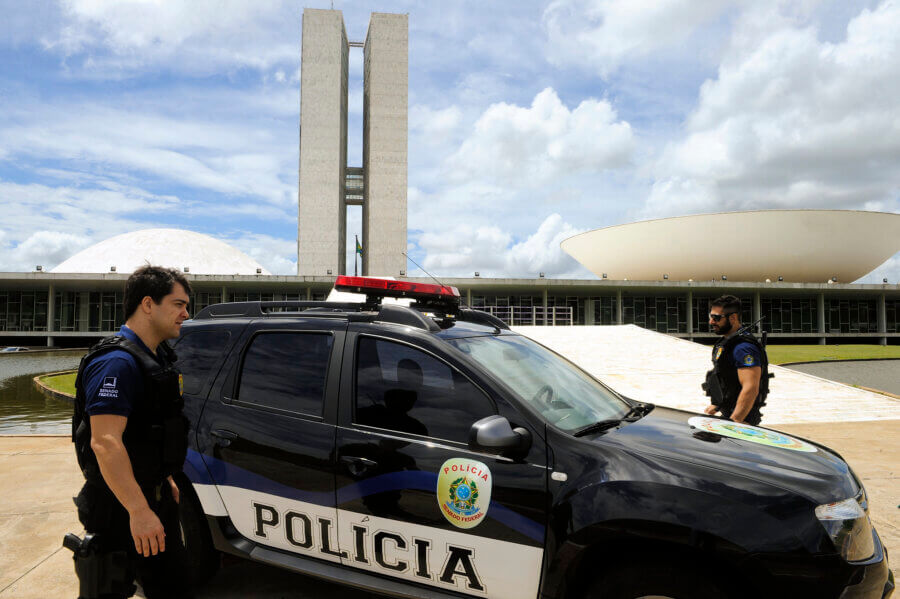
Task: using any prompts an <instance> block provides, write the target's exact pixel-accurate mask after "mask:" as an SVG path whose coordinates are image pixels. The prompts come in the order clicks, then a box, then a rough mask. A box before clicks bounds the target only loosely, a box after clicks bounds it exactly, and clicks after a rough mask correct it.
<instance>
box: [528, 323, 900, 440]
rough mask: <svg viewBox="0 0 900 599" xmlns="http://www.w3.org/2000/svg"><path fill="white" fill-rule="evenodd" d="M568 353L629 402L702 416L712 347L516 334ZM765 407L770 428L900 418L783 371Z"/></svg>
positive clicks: (550, 332) (898, 408)
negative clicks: (706, 376)
mask: <svg viewBox="0 0 900 599" xmlns="http://www.w3.org/2000/svg"><path fill="white" fill-rule="evenodd" d="M513 330H514V331H516V332H517V333H521V334H523V335H526V336H528V337H531V338H532V339H534V340H535V341H538V342H539V343H541V344H543V345H546V346H547V347H549V348H550V349H552V350H553V351H555V352H557V353H559V354H562V355H563V356H565V357H566V358H568V359H569V360H571V361H572V362H574V363H575V364H578V365H579V366H580V367H582V368H583V369H585V370H586V371H588V372H589V373H591V374H592V375H594V376H595V377H597V378H599V379H600V380H601V381H603V382H604V383H606V384H607V385H609V386H610V387H612V388H613V389H615V390H616V391H618V392H620V393H622V394H623V395H625V396H627V397H630V398H633V399H637V400H640V401H647V402H651V403H655V404H659V405H662V406H668V407H671V408H679V409H682V410H690V411H693V412H700V411H702V410H703V408H705V407H706V406H707V405H709V398H708V397H706V396H705V395H704V394H703V391H702V390H701V389H700V383H701V382H702V381H703V379H704V376H705V374H706V371H707V370H709V368H710V366H711V363H710V352H711V348H710V347H709V346H706V345H700V344H699V343H693V342H692V341H687V340H684V339H678V338H676V337H670V336H668V335H664V334H662V333H656V332H654V331H648V330H647V329H643V328H641V327H638V326H635V325H623V326H571V327H562V326H559V327H513ZM771 372H773V373H775V378H774V379H772V380H771V382H770V384H769V389H770V390H769V398H768V401H767V402H766V406H765V408H763V420H762V424H763V425H776V424H789V423H797V422H851V421H863V420H895V419H900V401H898V400H895V399H892V398H890V397H887V396H884V395H880V394H878V393H872V392H869V391H863V390H862V389H856V388H855V387H850V386H848V385H844V384H841V383H836V382H832V381H828V380H825V379H820V378H818V377H815V376H811V375H808V374H803V373H800V372H796V371H793V370H789V369H787V368H781V367H780V366H772V367H771Z"/></svg>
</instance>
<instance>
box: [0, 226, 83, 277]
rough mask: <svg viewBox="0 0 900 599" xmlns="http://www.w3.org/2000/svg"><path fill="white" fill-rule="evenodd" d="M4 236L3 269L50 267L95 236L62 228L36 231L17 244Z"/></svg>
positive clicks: (0, 252)
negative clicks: (74, 232) (10, 244)
mask: <svg viewBox="0 0 900 599" xmlns="http://www.w3.org/2000/svg"><path fill="white" fill-rule="evenodd" d="M4 237H5V235H4V236H3V237H0V271H9V272H14V271H26V270H34V268H35V266H38V265H40V266H42V267H43V268H44V269H45V270H49V269H50V268H52V267H53V266H56V265H57V264H59V263H60V262H62V261H64V260H65V259H66V258H69V257H70V256H72V255H73V254H75V253H77V252H79V251H81V250H83V249H84V248H86V247H88V246H89V245H91V238H90V237H87V236H85V235H75V234H72V233H64V232H61V231H35V232H34V233H32V234H31V235H29V236H28V237H27V238H26V239H25V240H24V241H23V242H21V243H19V244H18V245H16V246H14V247H10V246H7V245H6V244H4V243H3V238H4Z"/></svg>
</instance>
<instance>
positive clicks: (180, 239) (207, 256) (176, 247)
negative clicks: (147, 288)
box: [50, 229, 271, 275]
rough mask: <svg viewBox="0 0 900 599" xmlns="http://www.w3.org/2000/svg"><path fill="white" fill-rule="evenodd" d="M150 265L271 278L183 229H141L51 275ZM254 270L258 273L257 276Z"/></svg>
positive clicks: (221, 246)
mask: <svg viewBox="0 0 900 599" xmlns="http://www.w3.org/2000/svg"><path fill="white" fill-rule="evenodd" d="M147 263H150V264H152V265H154V266H165V267H168V268H174V269H176V270H179V271H183V270H184V268H185V267H187V268H189V269H190V274H192V275H194V274H197V275H255V274H264V275H268V274H271V273H270V272H269V271H268V270H266V269H265V268H263V267H262V266H261V265H260V264H259V263H258V262H257V261H256V260H254V259H253V258H251V257H250V256H248V255H247V254H245V253H243V252H241V251H240V250H237V249H235V248H233V247H231V246H230V245H228V244H227V243H225V242H223V241H219V240H218V239H213V238H212V237H210V236H209V235H202V234H200V233H194V232H193V231H185V230H182V229H144V230H142V231H134V232H131V233H124V234H122V235H116V236H115V237H110V238H109V239H106V240H104V241H101V242H100V243H96V244H94V245H92V246H91V247H89V248H87V249H85V250H82V251H80V252H78V253H77V254H75V255H74V256H72V257H71V258H69V259H68V260H66V261H65V262H63V263H62V264H60V265H59V266H57V267H56V268H53V269H52V270H51V271H50V272H67V273H108V272H110V267H111V266H115V267H116V272H118V273H124V274H129V273H132V272H134V271H135V270H136V269H137V268H138V267H140V266H143V265H145V264H147ZM257 269H260V271H259V272H257Z"/></svg>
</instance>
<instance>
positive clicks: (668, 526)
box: [175, 277, 894, 599]
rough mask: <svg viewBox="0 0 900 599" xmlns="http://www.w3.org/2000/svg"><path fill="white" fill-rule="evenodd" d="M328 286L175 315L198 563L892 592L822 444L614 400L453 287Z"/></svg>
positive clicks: (469, 578)
mask: <svg viewBox="0 0 900 599" xmlns="http://www.w3.org/2000/svg"><path fill="white" fill-rule="evenodd" d="M336 288H338V289H343V290H348V291H354V292H357V293H362V294H365V295H366V296H367V300H366V302H365V303H362V304H359V303H357V304H349V303H327V302H245V303H231V304H218V305H214V306H210V307H208V308H205V309H204V310H202V311H201V312H200V313H199V314H198V315H197V316H196V317H195V318H194V319H193V320H192V321H189V322H185V324H184V327H183V330H182V336H181V338H180V339H179V340H178V342H177V344H176V346H175V351H176V352H177V353H178V355H179V361H178V364H179V365H180V367H181V368H182V370H183V372H184V397H185V405H186V408H185V410H186V414H187V416H188V417H189V419H190V421H191V424H192V430H191V438H190V443H191V449H190V452H189V455H188V459H187V462H186V463H185V477H186V480H182V481H181V482H182V485H181V486H182V488H184V489H185V490H186V491H187V492H185V493H184V496H185V499H184V501H182V507H183V518H182V526H183V532H184V536H185V540H186V544H187V547H188V551H189V554H190V555H191V556H192V559H193V560H194V564H193V568H194V572H195V573H196V574H197V575H198V577H202V576H206V575H209V574H211V573H212V572H213V571H214V570H215V568H216V567H217V564H218V561H219V560H218V558H219V556H220V553H219V552H225V553H230V554H234V555H238V556H243V557H246V558H249V559H252V560H256V561H259V562H264V563H268V564H273V565H276V566H279V567H283V568H287V569H290V570H294V571H296V572H302V573H305V574H309V575H313V576H318V577H322V578H326V579H330V580H333V581H336V582H338V583H340V584H345V585H349V586H354V587H359V588H364V589H368V590H371V591H375V592H380V593H384V594H388V595H394V596H399V597H430V598H438V597H459V596H474V597H491V598H494V597H497V598H509V599H521V598H526V597H542V598H551V597H553V598H557V597H559V598H562V597H603V598H605V597H615V598H619V597H625V598H637V597H645V596H662V597H681V598H685V597H687V598H692V599H693V598H710V597H782V596H783V597H816V598H823V599H824V598H829V597H834V598H837V597H841V598H854V597H859V598H883V597H887V596H889V595H890V594H891V591H892V590H893V586H894V583H893V577H892V575H891V573H890V570H889V568H888V559H887V552H886V551H885V549H884V547H883V546H882V544H881V541H880V539H879V537H878V534H877V533H876V532H875V530H874V528H873V527H872V525H871V523H870V521H869V518H868V515H867V507H868V506H867V499H866V493H865V490H864V489H863V486H862V484H861V483H860V482H859V479H858V478H857V477H856V476H855V475H854V473H853V471H852V470H851V469H850V468H849V466H848V465H847V464H846V462H844V461H843V460H842V459H841V457H840V456H839V455H837V454H836V453H835V452H833V451H831V450H829V449H828V448H826V447H823V446H821V445H818V444H816V443H814V442H812V441H805V440H802V439H798V438H793V437H788V436H786V435H782V434H780V433H777V432H775V431H769V430H766V429H762V428H756V427H750V426H744V425H738V424H735V423H732V422H730V421H727V420H721V419H716V418H708V417H703V416H700V415H697V414H692V413H689V412H684V411H680V410H673V409H669V408H664V407H660V406H654V405H651V404H646V403H639V402H635V401H631V400H629V399H627V398H624V397H621V396H620V395H618V394H617V393H615V392H614V391H612V390H610V389H609V388H607V387H605V386H604V385H603V384H601V383H599V382H598V381H596V380H595V379H594V378H592V377H591V376H589V375H588V374H586V373H584V372H583V371H581V370H580V369H578V368H577V367H576V366H574V365H573V364H571V363H569V362H568V361H566V360H565V359H564V358H562V357H560V356H559V355H557V354H555V353H553V352H551V351H549V350H548V349H546V348H544V347H543V346H541V345H539V344H538V343H535V342H534V341H531V340H530V339H527V338H525V337H523V336H521V335H517V334H515V333H513V332H511V331H510V330H509V329H508V327H507V326H506V325H505V324H504V323H503V322H502V321H500V320H498V319H496V318H494V317H492V316H490V315H488V314H485V313H483V312H478V311H474V310H468V309H462V308H460V306H459V294H458V292H457V291H456V289H454V288H452V287H446V286H441V285H423V284H417V283H409V282H399V281H390V280H380V279H370V278H363V277H338V279H337V283H336ZM383 297H406V298H412V299H413V300H414V301H415V303H414V304H413V305H412V306H409V307H407V306H402V305H394V304H390V303H387V302H382V301H381V298H383ZM188 481H189V482H190V483H192V485H189V484H187V483H188ZM191 489H193V493H191V492H190V490H191Z"/></svg>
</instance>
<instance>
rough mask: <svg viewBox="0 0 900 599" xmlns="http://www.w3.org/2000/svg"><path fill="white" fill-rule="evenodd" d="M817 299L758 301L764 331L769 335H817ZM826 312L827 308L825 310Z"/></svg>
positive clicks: (768, 299) (771, 299) (765, 298)
mask: <svg viewBox="0 0 900 599" xmlns="http://www.w3.org/2000/svg"><path fill="white" fill-rule="evenodd" d="M818 302H819V301H818V298H815V297H808V298H767V297H764V298H762V299H761V300H760V316H763V317H765V318H764V320H763V321H762V327H763V330H764V331H768V332H769V333H818V332H819V314H818V313H819V307H818ZM826 310H827V308H826Z"/></svg>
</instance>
